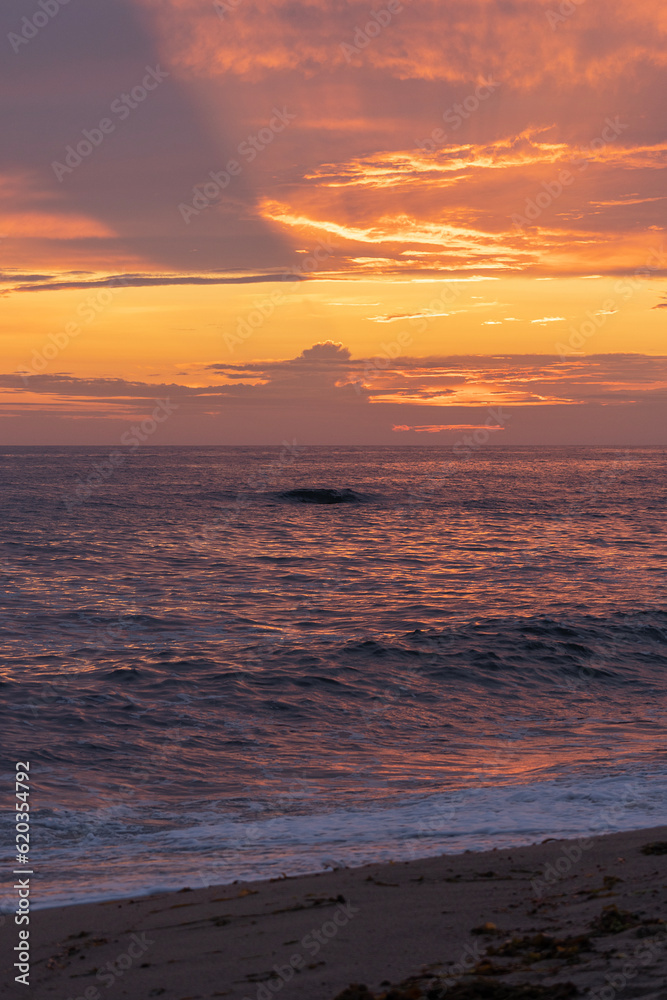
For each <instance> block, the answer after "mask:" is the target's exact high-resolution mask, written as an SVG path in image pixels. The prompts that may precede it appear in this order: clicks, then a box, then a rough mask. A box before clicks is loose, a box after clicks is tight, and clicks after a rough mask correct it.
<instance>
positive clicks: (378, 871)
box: [3, 827, 667, 1000]
mask: <svg viewBox="0 0 667 1000" xmlns="http://www.w3.org/2000/svg"><path fill="white" fill-rule="evenodd" d="M665 841H667V828H666V827H659V828H655V829H651V830H638V831H632V832H629V833H620V834H611V835H608V836H603V837H597V838H592V839H590V840H587V841H571V840H548V841H545V842H544V843H541V844H538V845H534V846H529V847H521V848H513V849H508V850H496V851H490V852H486V853H471V852H467V853H465V854H463V855H445V856H441V857H435V858H428V859H425V860H415V861H410V862H401V863H395V864H385V865H369V866H365V867H362V868H355V869H340V870H336V871H327V872H323V873H321V874H315V875H310V876H303V877H298V878H283V879H278V880H275V881H271V882H255V883H249V882H248V883H235V884H234V885H227V886H219V887H209V888H206V889H188V888H184V889H183V890H181V891H180V892H174V893H169V894H160V895H154V896H148V897H142V898H138V899H136V900H132V899H128V900H122V901H118V900H115V901H112V902H105V903H100V904H85V905H76V906H69V907H61V908H57V909H48V910H41V911H39V910H38V911H33V914H32V916H31V924H30V931H31V933H30V939H31V947H32V970H31V979H30V985H31V988H32V992H33V995H34V996H36V997H40V998H41V997H46V996H48V997H52V998H53V1000H68V998H72V1000H76V998H84V1000H101V998H102V997H104V998H106V997H109V998H113V997H128V998H132V1000H145V998H148V997H158V996H161V997H164V998H165V1000H200V998H208V997H229V998H230V1000H237V998H238V1000H243V998H248V1000H267V998H269V997H271V996H277V995H280V996H281V997H282V998H284V1000H288V998H289V1000H334V998H336V997H338V996H339V995H341V994H342V997H343V998H344V1000H363V998H364V997H366V998H367V1000H370V997H371V996H373V997H385V996H386V997H387V998H395V1000H399V998H406V1000H407V998H415V1000H416V998H419V997H426V998H430V1000H437V998H439V997H442V996H445V995H447V996H449V997H453V998H455V1000H464V998H474V997H488V998H497V1000H512V998H524V1000H531V998H535V1000H537V998H540V997H544V998H545V1000H546V998H553V1000H561V998H563V1000H564V998H566V997H568V996H574V995H577V994H578V995H582V996H591V997H595V998H596V1000H597V998H599V1000H614V998H615V997H616V996H619V997H620V996H623V997H642V998H644V1000H664V998H665V997H667V985H666V984H667V924H665V923H663V920H664V918H665V915H666V914H667V906H666V905H665V904H666V901H667V877H666V865H667V859H666V857H665V851H667V847H666V846H665ZM647 845H649V846H647ZM17 933H18V928H16V927H15V926H14V924H13V921H10V920H7V921H6V923H5V926H4V934H3V938H4V942H5V945H4V948H3V950H4V951H5V954H6V955H7V952H8V951H9V950H10V949H11V948H12V947H13V945H14V944H15V943H16V942H15V941H14V940H13V939H14V938H15V937H17ZM3 965H4V968H5V970H6V969H7V968H8V965H7V964H6V963H3ZM5 975H6V976H7V973H6V972H5ZM351 986H352V987H353V988H351V989H349V987H351ZM529 987H530V988H529ZM22 989H23V987H22V986H20V985H18V984H15V983H14V982H12V981H11V977H10V976H7V978H6V981H5V983H4V984H3V995H4V994H6V991H7V990H11V992H12V993H14V992H18V991H20V990H22Z"/></svg>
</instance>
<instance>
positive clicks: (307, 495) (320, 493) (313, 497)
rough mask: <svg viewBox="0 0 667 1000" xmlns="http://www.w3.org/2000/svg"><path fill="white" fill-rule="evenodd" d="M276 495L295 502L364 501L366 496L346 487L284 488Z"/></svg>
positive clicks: (331, 502) (330, 502)
mask: <svg viewBox="0 0 667 1000" xmlns="http://www.w3.org/2000/svg"><path fill="white" fill-rule="evenodd" d="M278 496H279V497H280V498H281V499H282V500H291V501H293V502H295V503H319V504H333V503H364V502H365V501H366V497H364V496H363V495H362V494H361V493H356V492H355V491H354V490H348V489H344V490H334V489H320V490H313V489H298V490H286V491H285V492H284V493H279V494H278Z"/></svg>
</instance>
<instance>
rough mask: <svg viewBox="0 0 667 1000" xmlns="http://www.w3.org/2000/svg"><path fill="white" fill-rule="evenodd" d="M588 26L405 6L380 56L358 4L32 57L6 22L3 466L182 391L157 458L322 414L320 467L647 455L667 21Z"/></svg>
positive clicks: (662, 258) (260, 2)
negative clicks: (588, 446) (577, 450)
mask: <svg viewBox="0 0 667 1000" xmlns="http://www.w3.org/2000/svg"><path fill="white" fill-rule="evenodd" d="M384 6H386V5H382V4H381V5H380V7H377V6H376V7H374V8H372V9H374V10H380V8H382V9H384ZM571 7H576V9H574V10H573V11H572V12H571V13H569V14H568V15H567V16H565V15H562V14H560V15H558V14H557V15H554V11H556V12H558V10H559V5H558V4H556V3H552V2H546V0H544V2H543V0H516V2H514V3H512V4H501V3H498V2H492V0H467V2H463V0H440V2H437V3H436V2H435V0H413V2H411V3H409V4H408V3H404V4H400V3H394V4H393V6H392V8H391V16H390V17H389V20H387V16H388V15H387V16H385V17H384V19H381V20H383V23H382V24H381V26H380V28H379V29H378V31H377V32H375V30H372V31H370V30H369V32H368V34H366V32H365V29H366V26H367V25H368V24H369V23H370V22H369V17H370V16H371V10H372V9H371V8H370V7H368V6H367V4H366V3H362V2H360V0H353V2H348V0H346V2H344V3H343V2H331V0H329V2H325V0H303V2H300V0H297V2H296V3H294V2H292V0H290V2H289V3H287V2H283V0H277V2H276V0H271V2H270V3H269V2H268V0H256V2H252V3H251V2H250V0H240V2H238V3H237V4H234V5H229V4H227V5H225V4H224V2H223V3H222V5H220V4H219V5H218V9H217V10H216V8H215V6H214V5H212V4H211V3H209V2H208V0H166V2H165V0H159V2H158V0H136V2H130V0H122V2H121V0H119V2H117V3H114V5H113V6H112V7H110V6H109V5H102V4H97V3H94V4H91V5H89V6H88V7H86V8H85V9H84V10H78V9H77V10H76V11H75V10H74V7H72V8H70V7H67V8H63V9H62V10H61V11H60V13H59V15H58V17H57V18H53V19H52V22H50V23H49V24H48V25H46V26H45V27H43V28H42V29H41V30H40V32H39V33H38V36H37V37H34V38H31V39H25V38H22V36H21V34H20V29H21V18H22V17H23V16H24V14H25V10H24V6H23V5H21V4H20V3H19V0H10V2H9V3H8V4H7V5H6V8H5V9H3V12H2V15H1V16H2V18H3V27H4V29H5V36H6V37H7V38H8V39H9V49H12V48H13V49H14V51H13V52H12V51H10V50H9V49H8V54H9V56H11V58H7V59H6V60H5V61H4V66H3V69H2V71H1V72H2V75H3V95H4V96H3V98H2V103H1V104H0V106H1V107H2V110H3V113H4V115H5V117H6V119H7V121H6V123H5V134H11V136H12V138H13V140H14V141H13V142H12V143H7V144H3V150H2V152H1V153H0V212H1V214H2V220H1V221H0V255H1V271H0V292H1V293H2V294H1V295H0V308H1V309H2V318H3V323H2V345H3V360H4V365H3V366H2V373H4V374H0V386H2V387H4V388H2V390H1V392H0V424H2V426H3V428H4V429H5V432H6V433H4V434H3V437H4V438H5V439H6V440H7V442H9V443H12V442H17V443H19V442H25V443H30V442H34V443H40V442H50V443H55V442H56V441H63V442H68V441H70V442H90V443H94V442H96V441H100V442H106V441H113V440H116V439H117V437H118V433H119V422H120V423H122V422H123V421H126V420H131V419H133V418H134V416H136V414H137V413H140V412H143V411H146V410H148V409H149V408H150V401H151V399H152V398H154V392H153V388H151V387H155V392H158V390H159V391H160V392H162V393H163V394H164V391H165V390H164V387H165V386H169V387H172V388H171V389H170V390H169V391H170V392H171V393H172V394H175V395H176V396H178V395H179V394H180V395H181V396H182V399H183V403H182V406H181V407H180V409H179V412H178V413H177V414H176V415H175V416H174V417H173V418H172V419H170V421H169V423H168V425H167V426H165V428H163V429H162V431H161V433H163V434H164V437H163V438H162V439H161V441H163V442H168V441H170V440H173V441H178V442H183V443H185V442H188V441H193V442H196V441H202V442H206V443H217V442H219V443H225V444H227V443H260V442H266V443H271V442H273V441H274V438H275V436H276V434H277V433H280V434H286V435H291V436H292V437H293V436H295V435H296V434H297V431H298V432H299V433H303V423H304V422H303V414H304V412H306V411H307V412H308V413H309V423H308V427H309V428H310V429H311V430H309V431H308V433H311V431H312V433H311V436H312V438H313V443H316V442H317V441H318V440H321V441H322V442H323V443H335V442H336V441H338V440H339V441H340V443H345V442H346V441H347V440H350V441H354V442H355V443H363V441H364V440H367V441H368V442H369V443H372V442H373V441H377V442H379V443H424V441H425V440H427V443H434V442H438V441H448V440H449V439H450V438H451V437H452V435H456V433H457V432H456V428H460V429H463V428H464V427H477V426H484V425H485V422H486V419H487V414H486V412H485V409H486V408H488V407H489V406H495V405H496V404H501V405H503V406H506V407H507V406H509V407H512V408H513V409H514V410H516V411H517V413H518V411H519V410H522V411H525V412H523V416H521V415H517V419H516V420H514V421H512V422H511V424H512V426H510V424H508V426H507V427H506V428H503V429H502V430H501V431H498V432H497V434H496V437H497V438H498V439H500V438H503V439H504V440H507V442H508V443H511V442H512V441H513V440H516V441H517V442H519V443H521V442H523V441H524V440H533V439H534V440H535V441H537V442H539V441H542V440H543V441H545V442H549V443H552V442H554V441H556V442H557V441H559V440H562V441H563V442H566V443H572V442H574V441H575V440H581V441H587V440H589V439H590V440H591V441H593V442H598V441H604V442H607V443H620V444H622V443H625V442H626V441H630V440H632V441H633V442H634V443H638V444H639V443H643V442H644V441H646V443H652V442H654V441H655V440H656V434H657V433H658V431H657V430H656V428H657V427H659V426H660V422H661V421H662V425H663V426H664V416H665V413H664V409H660V408H661V407H664V400H663V397H664V387H663V381H662V379H663V374H662V373H663V362H662V360H661V356H662V355H663V354H664V353H667V352H666V351H665V335H664V334H665V317H666V315H667V314H666V313H665V307H666V306H667V280H666V275H667V240H665V199H666V197H667V189H666V188H665V165H666V163H667V141H666V140H665V112H664V97H663V95H664V84H665V64H666V63H667V55H666V53H667V46H666V45H665V41H666V37H665V36H667V12H666V10H665V8H664V5H663V4H661V3H659V2H657V0H655V2H654V0H641V2H638V3H636V4H632V5H628V4H625V3H620V2H618V0H584V2H582V3H580V4H578V5H571ZM399 8H400V9H399ZM568 9H570V8H568ZM373 24H379V22H378V21H377V19H376V20H375V21H373ZM17 31H18V32H19V33H18V34H17ZM12 33H14V34H13V36H12ZM12 37H13V39H14V40H13V41H12ZM17 39H18V41H17ZM147 74H148V76H147ZM151 74H152V75H151ZM144 84H146V86H144ZM148 84H150V86H148ZM104 122H105V123H106V124H103V123H104ZM68 331H69V332H68ZM318 344H320V345H324V347H323V348H322V353H321V356H319V358H318V366H319V367H318V372H319V374H318V378H317V379H315V382H314V383H313V385H315V386H316V387H317V386H319V388H318V389H317V391H316V392H315V393H314V395H313V392H312V391H311V390H312V385H311V386H310V387H309V384H308V383H307V382H304V380H303V378H302V375H303V371H304V364H305V362H300V361H299V360H298V359H300V358H302V356H303V357H305V358H308V357H310V355H308V353H307V352H308V350H309V349H310V348H311V347H313V345H318ZM328 344H330V345H333V347H327V346H326V345H328ZM336 345H339V346H338V347H336ZM327 351H329V352H330V353H329V355H327ZM332 351H333V353H331V352H332ZM341 351H342V352H344V353H345V352H347V353H346V357H347V360H346V361H345V364H343V365H342V368H341V366H340V361H341V357H340V352H341ZM304 352H306V353H305V355H304ZM629 355H632V356H633V360H632V361H631V362H629V361H627V360H626V361H620V360H619V363H616V361H610V360H609V359H610V358H612V359H613V358H614V357H616V358H617V359H623V358H627V356H629ZM538 356H539V357H540V358H541V360H538V361H536V360H534V359H535V358H537V357H538ZM602 356H604V357H605V358H607V360H606V361H605V362H604V365H603V369H604V374H603V373H602V369H599V368H596V365H597V364H598V362H594V361H592V360H590V358H592V357H596V358H597V357H602ZM640 356H648V357H649V359H651V358H652V359H653V360H646V358H644V359H641V357H640ZM457 357H459V358H460V359H461V360H460V361H459V362H455V361H450V362H448V365H449V368H448V370H449V369H451V371H450V372H449V376H448V377H451V378H455V379H457V380H458V382H457V388H456V389H453V388H452V386H451V385H448V384H447V381H446V378H445V374H443V369H442V359H443V358H448V359H452V358H457ZM471 357H478V359H479V360H478V361H477V362H475V364H472V365H471V363H470V361H469V359H470V358H471ZM498 357H503V358H513V359H514V361H513V362H512V364H514V365H515V367H516V373H515V375H513V376H512V378H509V376H508V373H507V371H506V370H505V368H503V369H502V370H498V369H497V368H496V367H494V364H493V363H492V362H491V360H490V359H493V358H498ZM572 357H573V358H575V359H577V361H576V365H584V368H583V369H582V368H581V367H576V365H575V367H574V368H573V367H572V362H570V360H569V359H570V358H572ZM586 358H589V360H588V361H586V360H584V359H586ZM373 359H375V360H373ZM378 359H380V360H379V361H378ZM383 359H384V360H386V361H388V362H391V364H392V365H393V366H394V367H393V368H392V369H391V370H390V369H389V368H388V367H383V364H382V361H383ZM464 359H465V360H464ZM283 363H284V364H285V365H287V366H288V367H287V368H286V369H281V368H280V367H278V368H275V367H269V369H266V367H265V366H266V365H269V366H275V365H278V366H280V365H281V364H283ZM309 364H310V362H309ZM600 364H601V362H600ZM230 365H231V366H234V365H240V366H243V365H246V366H248V365H250V366H251V367H250V368H247V367H246V368H244V369H238V371H235V370H234V369H233V368H230V367H229V366H230ZM290 365H293V366H294V365H295V366H296V368H295V369H294V370H295V371H297V372H299V378H298V379H296V381H293V380H292V378H291V376H290V379H288V380H287V381H285V380H284V379H283V378H282V376H281V377H280V378H279V377H278V373H279V372H283V371H290V372H292V368H290V367H289V366H290ZM350 365H352V366H353V367H354V366H356V367H355V368H354V372H356V374H354V372H352V371H351V368H350ZM647 365H648V366H649V367H650V365H654V367H655V377H651V378H649V377H648V374H647V372H648V371H649V369H648V368H647V367H646V366H647ZM252 366H259V367H257V368H253V367H252ZM263 366H264V367H263ZM306 367H307V366H306ZM320 368H321V369H322V370H321V371H320ZM584 369H585V371H586V376H585V377H586V379H589V378H590V379H593V383H594V385H595V389H591V388H590V386H589V388H588V389H587V390H586V391H585V392H580V391H579V389H580V383H581V377H582V371H584ZM640 369H641V373H642V374H641V377H639V376H638V371H639V370H640ZM241 371H242V375H243V377H242V379H241V378H240V375H239V372H241ZM253 371H255V373H257V372H263V373H264V376H263V377H262V376H257V374H256V375H255V376H254V377H253V376H252V372H253ZM267 371H270V373H271V374H270V375H267V374H266V372H267ZM364 372H366V375H365V376H364ZM369 372H370V373H371V375H370V376H369V374H368V373H369ZM325 373H327V374H326V375H325ZM360 373H361V374H360ZM545 373H548V376H547V375H546V374H545ZM353 374H354V377H352V376H353ZM357 376H358V377H357ZM309 377H311V378H315V376H314V374H313V372H311V373H310V376H309ZM17 378H18V381H17ZM443 378H445V381H444V382H443ZM318 379H319V381H318ZM369 379H370V381H369ZM91 380H92V381H91ZM109 380H114V381H113V385H112V382H111V381H109ZM322 380H324V381H322ZM610 380H611V381H610ZM121 383H122V385H125V386H126V387H127V386H130V387H131V386H133V387H134V388H133V389H132V391H128V394H126V395H123V394H122V393H120V394H119V393H118V392H116V391H115V389H114V391H112V389H113V387H114V386H116V387H117V386H118V385H120V384H121ZM586 384H587V385H588V383H586ZM243 386H247V389H244V388H243ZM323 386H324V387H325V388H326V391H324V389H323ZM429 386H430V388H429ZM207 387H213V389H212V391H211V392H210V393H209V394H208V395H207V394H206V393H204V394H203V396H202V394H199V395H197V391H198V390H199V389H207ZM224 387H227V388H226V389H224V391H218V390H219V389H220V390H221V389H222V388H224ZM214 390H215V391H214ZM589 390H590V391H589ZM318 394H319V396H318ZM350 394H352V396H350ZM352 397H353V398H352ZM318 398H319V404H318V405H319V410H318V415H317V419H316V420H312V419H310V417H311V416H312V414H311V410H312V407H313V406H314V405H316V404H317V399H318ZM186 400H187V401H186ZM350 400H351V402H350ZM142 408H143V409H142ZM439 408H440V410H441V413H437V412H436V411H438V409H439ZM538 409H539V410H540V412H541V413H542V414H543V416H541V417H539V419H537V418H534V417H531V416H530V415H529V414H530V413H533V414H534V413H536V411H537V410H538ZM574 409H576V410H577V411H579V416H578V418H577V423H576V424H575V423H573V422H572V418H571V414H572V412H573V410H574ZM602 409H604V411H605V413H604V414H602ZM426 410H428V414H429V415H428V417H427V418H423V419H422V417H421V416H419V414H420V413H423V412H425V411H426ZM487 426H488V425H487ZM531 426H532V427H533V428H534V433H533V438H531V437H530V434H531V433H532V432H531V431H530V430H529V428H530V427H531ZM577 427H578V430H577V429H576V428H577ZM397 428H400V429H398V430H397ZM577 434H578V435H579V437H578V438H577ZM364 435H365V436H364ZM559 435H560V436H559ZM279 441H280V438H277V441H276V443H279ZM156 443H160V442H158V441H157V440H156Z"/></svg>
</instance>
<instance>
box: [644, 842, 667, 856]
mask: <svg viewBox="0 0 667 1000" xmlns="http://www.w3.org/2000/svg"><path fill="white" fill-rule="evenodd" d="M641 852H642V854H667V840H654V841H653V843H651V844H644V846H643V847H642V849H641Z"/></svg>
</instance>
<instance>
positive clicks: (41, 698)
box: [0, 446, 667, 902]
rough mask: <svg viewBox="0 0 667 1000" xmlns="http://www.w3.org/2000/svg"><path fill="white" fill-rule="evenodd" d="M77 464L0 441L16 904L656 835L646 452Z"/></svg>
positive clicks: (653, 552) (164, 452)
mask: <svg viewBox="0 0 667 1000" xmlns="http://www.w3.org/2000/svg"><path fill="white" fill-rule="evenodd" d="M106 457H107V456H106V451H105V450H102V449H64V450H58V449H55V448H53V449H37V448H35V449H6V450H3V451H1V452H0V474H1V476H2V499H1V508H2V509H1V513H2V518H1V520H0V542H1V549H0V579H2V582H3V589H4V602H3V612H2V618H1V619H0V626H1V628H0V636H1V640H0V641H1V666H2V671H1V675H0V677H1V683H0V697H1V699H2V708H3V715H4V716H5V727H4V728H5V732H6V734H7V735H6V736H5V739H6V740H7V741H8V742H7V746H8V748H9V756H10V759H12V758H16V759H23V758H24V757H25V756H29V758H30V760H31V761H32V762H33V773H34V778H33V780H34V786H35V789H34V792H33V795H32V798H31V803H32V806H33V810H34V813H33V822H34V824H35V826H34V829H35V844H34V851H33V855H34V863H35V865H36V866H37V868H38V870H39V872H40V892H41V895H42V899H43V900H45V901H51V902H53V901H55V900H56V899H70V898H84V897H87V898H104V897H108V896H113V895H120V894H123V893H125V892H127V891H131V892H140V891H146V890H149V889H153V888H158V887H173V886H176V887H181V886H182V885H193V886H195V885H200V884H202V883H208V882H215V881H228V880H231V879H234V878H239V877H258V876H264V875H274V874H276V873H277V872H282V871H291V872H296V871H308V870H317V869H318V868H321V867H322V866H323V865H327V864H335V863H358V862H361V861H364V860H369V859H378V858H390V857H410V856H415V855H417V854H430V853H435V852H436V851H440V850H462V849H465V848H467V847H489V846H496V845H498V846H499V845H501V844H505V843H518V842H525V841H530V840H535V839H540V838H542V837H543V836H558V835H562V836H567V835H572V836H574V835H579V834H580V833H583V832H590V831H599V832H603V831H605V830H608V829H623V828H631V827H638V826H642V825H646V826H648V825H655V824H657V823H663V822H667V804H666V803H667V796H666V795H665V792H666V791H667V767H666V766H665V751H666V740H665V729H664V707H665V695H664V689H665V664H666V662H667V606H666V604H665V595H666V585H665V569H666V566H665V557H666V554H667V546H666V544H665V531H664V511H665V499H666V494H667V462H666V457H665V453H664V452H663V451H662V450H652V449H646V450H641V449H635V450H630V451H625V450H609V449H605V450H592V449H541V450H533V449H512V450H509V449H508V450H506V449H502V448H495V447H494V448H488V449H486V450H482V451H480V453H479V455H477V456H476V457H474V458H472V459H470V460H467V461H465V460H456V459H454V458H453V457H452V455H451V451H448V450H440V449H438V448H423V449H418V448H412V449H390V448H385V449H370V448H363V449H362V448H359V449H354V448H339V449H331V448H326V449H325V448H319V449H318V448H312V449H308V450H303V449H300V448H299V447H298V446H297V447H292V448H291V449H288V448H283V449H280V448H279V449H260V448H255V449H253V448H248V449H245V448H239V449H226V448H220V449H216V448H208V449H185V448H184V449H178V448H163V449H143V450H137V451H136V452H135V453H134V454H133V455H132V456H131V457H130V459H129V460H128V461H127V462H126V463H125V464H124V465H123V467H122V468H121V469H119V470H117V471H115V472H114V473H113V474H112V475H110V476H108V477H106V470H107V466H106V464H105V460H106ZM96 469H97V470H98V471H96ZM100 469H102V470H103V471H104V472H105V475H102V474H101V473H99V470H100ZM7 780H8V778H7ZM0 832H1V833H2V835H3V836H4V835H5V832H4V830H3V831H0ZM6 835H7V836H9V830H8V829H7V833H6ZM74 864H76V874H75V875H74V874H72V870H73V867H74ZM68 873H69V874H68Z"/></svg>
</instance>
